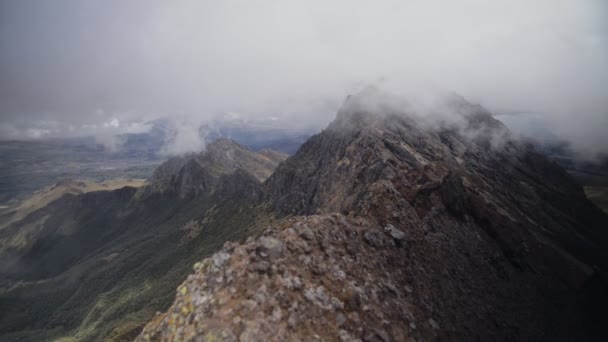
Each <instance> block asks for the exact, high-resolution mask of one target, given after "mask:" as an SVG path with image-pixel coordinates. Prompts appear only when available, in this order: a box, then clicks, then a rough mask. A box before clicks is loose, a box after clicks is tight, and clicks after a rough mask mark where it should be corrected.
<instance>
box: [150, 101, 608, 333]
mask: <svg viewBox="0 0 608 342" xmlns="http://www.w3.org/2000/svg"><path fill="white" fill-rule="evenodd" d="M445 106H447V107H448V108H449V109H450V110H452V111H453V112H454V116H452V119H450V120H445V121H440V122H437V123H434V124H433V123H429V122H425V119H424V118H420V116H417V115H416V113H411V112H408V109H407V106H406V107H404V108H405V109H403V110H401V111H400V109H399V108H396V107H394V106H385V105H383V104H382V102H380V103H378V101H377V94H375V93H374V92H373V91H372V92H367V93H363V94H360V95H358V96H355V97H351V98H349V99H348V100H347V101H346V103H345V105H344V106H343V108H342V109H341V110H340V112H339V113H338V116H337V118H336V120H335V121H334V122H333V123H331V124H330V125H329V126H328V128H327V129H326V130H324V131H323V132H322V133H320V134H318V135H316V136H313V137H312V138H311V139H309V141H307V142H306V143H305V144H304V145H303V146H302V147H301V148H300V150H299V151H298V153H296V154H295V155H294V156H292V157H290V158H288V159H287V160H285V161H284V162H282V163H281V164H279V166H278V167H277V169H276V170H275V172H274V173H273V174H272V175H271V176H270V177H269V178H268V179H267V180H266V181H265V183H264V184H262V187H261V189H260V191H262V192H263V193H264V195H263V196H262V197H263V198H264V199H265V200H267V202H268V207H269V208H271V211H272V213H273V215H276V216H277V217H279V218H280V219H279V221H278V223H276V224H275V225H274V226H273V227H272V228H271V229H269V230H267V231H266V233H265V234H263V235H262V236H260V237H258V238H256V239H255V240H253V239H250V240H248V241H247V243H245V244H244V245H234V244H228V245H226V246H225V247H224V249H223V250H222V251H221V252H219V253H218V254H215V255H214V257H213V258H210V259H206V260H205V261H203V263H202V264H200V265H197V267H196V273H195V274H194V275H191V276H190V277H189V278H188V280H186V282H185V283H184V284H183V285H182V286H181V287H180V288H179V289H178V295H177V298H176V301H175V303H174V304H173V306H172V307H171V308H170V309H169V311H168V312H167V313H166V314H161V315H159V316H157V317H156V318H155V319H154V320H153V321H152V322H150V323H149V324H148V325H147V326H146V328H145V329H144V330H143V332H142V333H141V334H140V336H139V337H138V340H154V341H182V340H185V341H189V340H191V341H198V340H203V341H204V340H241V341H258V340H271V341H285V340H294V341H298V340H302V341H308V340H314V339H318V340H326V341H333V340H345V341H351V340H362V341H402V340H414V339H416V340H434V339H438V340H492V341H494V340H590V339H593V338H596V337H597V336H600V335H602V334H604V335H605V333H604V332H603V330H604V329H603V326H604V324H605V318H603V317H608V312H606V307H608V292H607V289H608V286H607V285H606V284H607V281H606V279H607V277H606V270H608V254H607V252H606V251H607V249H606V246H608V232H606V230H605V228H606V227H608V220H607V218H606V216H605V215H603V214H602V212H601V211H600V210H599V209H598V208H597V207H595V206H594V205H593V204H591V203H590V202H589V201H588V200H587V199H586V197H585V195H584V193H583V191H582V189H581V188H580V186H578V185H577V184H576V183H575V182H574V180H573V179H572V178H571V177H569V176H568V175H567V174H566V173H565V171H564V170H563V169H561V168H560V167H559V166H557V165H556V164H555V163H552V162H550V161H548V160H547V159H546V158H545V157H543V156H542V155H540V154H538V153H537V152H535V151H534V149H532V148H531V147H530V146H527V145H526V144H523V143H521V142H518V141H515V140H513V139H512V138H511V137H510V134H509V132H508V130H507V129H506V128H505V127H504V126H503V125H502V124H501V123H500V122H499V121H497V120H495V119H494V118H492V116H491V115H490V113H488V112H487V111H486V110H484V109H483V108H481V107H480V106H476V105H472V104H469V103H468V102H466V101H464V100H463V99H461V98H451V99H449V100H448V101H447V102H446V104H445ZM454 118H455V119H454ZM338 213H339V214H338ZM313 214H314V215H313ZM292 215H312V216H295V217H294V216H292ZM317 215H321V216H317ZM265 228H266V227H264V226H261V227H257V229H255V231H263V230H264V229H265Z"/></svg>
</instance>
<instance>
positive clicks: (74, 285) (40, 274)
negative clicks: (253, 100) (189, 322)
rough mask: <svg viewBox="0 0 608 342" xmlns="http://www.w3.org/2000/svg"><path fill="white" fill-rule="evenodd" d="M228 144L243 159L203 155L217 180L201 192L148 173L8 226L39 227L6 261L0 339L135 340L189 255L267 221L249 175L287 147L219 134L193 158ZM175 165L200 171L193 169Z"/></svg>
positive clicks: (182, 172)
mask: <svg viewBox="0 0 608 342" xmlns="http://www.w3.org/2000/svg"><path fill="white" fill-rule="evenodd" d="M234 150H239V152H238V153H240V156H243V155H245V154H249V156H248V157H249V158H243V160H246V161H247V163H235V164H234V167H230V168H229V167H226V165H225V163H224V164H221V165H220V166H222V167H218V164H214V163H211V162H210V163H208V164H207V165H205V167H204V168H203V170H212V172H211V171H210V172H209V174H212V175H213V183H212V186H210V187H207V188H205V189H204V190H205V191H202V189H199V188H197V190H196V191H191V190H190V188H188V187H187V186H186V185H188V184H185V183H184V182H176V183H168V184H170V185H173V184H179V185H180V187H178V188H176V189H178V190H179V191H178V192H173V191H158V188H155V186H156V185H157V183H155V182H156V180H154V179H153V180H152V181H151V184H150V185H147V186H146V187H144V188H141V189H134V188H124V189H120V190H115V191H101V192H91V193H86V194H67V195H65V196H63V197H61V198H59V199H57V200H55V201H52V202H51V203H49V204H48V205H47V206H45V207H43V208H42V209H40V210H37V211H35V212H33V213H31V214H30V215H28V216H27V217H25V218H24V219H23V220H20V221H18V222H14V223H12V224H11V225H9V226H8V227H7V228H6V229H13V230H16V231H18V230H19V229H20V228H21V227H23V226H24V225H27V224H30V223H31V222H39V225H40V227H39V232H40V234H39V235H38V236H37V238H36V239H35V240H34V241H31V243H30V245H31V248H28V249H27V250H23V251H16V253H15V254H14V255H13V256H12V257H13V258H15V260H17V261H18V263H17V264H16V267H4V266H5V264H4V263H3V264H2V266H3V267H2V269H1V273H0V275H1V276H0V279H2V288H1V289H0V312H2V313H3V314H2V315H0V336H2V340H6V341H12V340H15V341H17V340H18V341H41V340H49V339H53V338H58V337H61V336H70V337H72V338H76V339H78V340H85V341H91V340H103V339H108V338H109V339H111V340H116V341H121V340H130V339H132V338H134V337H135V335H136V334H137V333H138V332H139V330H140V329H141V326H142V324H143V323H145V322H146V321H147V320H148V319H150V317H152V316H153V314H154V312H155V311H157V310H164V309H165V308H166V307H167V305H168V304H170V301H171V299H172V293H173V290H174V289H175V287H176V286H177V285H178V284H179V282H181V281H182V280H183V277H184V276H185V275H186V274H187V273H188V272H189V271H190V270H191V265H192V264H193V263H194V262H195V261H197V260H200V258H202V257H204V256H208V255H210V254H211V253H213V252H214V251H216V250H218V249H219V248H220V247H221V246H222V244H223V243H224V242H225V241H228V240H230V241H239V240H243V239H245V238H246V237H247V236H249V235H251V234H253V233H254V232H255V229H257V228H256V227H255V226H256V225H257V224H261V223H262V222H267V221H269V220H271V219H272V216H273V215H272V213H271V212H270V211H269V210H268V207H267V205H266V204H265V200H264V198H265V195H264V191H263V188H262V185H261V183H260V181H259V179H258V178H257V177H256V176H255V175H256V174H258V175H259V174H270V173H271V172H272V168H273V167H274V165H275V164H273V162H269V159H270V157H272V158H283V155H281V154H272V152H264V153H259V154H258V153H256V152H252V151H249V150H247V149H244V148H243V147H241V146H239V145H237V144H236V143H234V142H231V141H219V142H218V143H217V144H211V145H210V146H209V147H208V150H207V152H206V153H203V154H201V155H200V156H199V158H201V159H203V160H213V161H221V162H224V161H226V160H230V158H231V156H230V154H229V153H228V152H229V151H234ZM224 152H226V154H225V155H222V153H224ZM210 155H213V156H210ZM269 155H270V157H269ZM273 160H274V159H273ZM231 165H232V164H231ZM165 166H166V165H165ZM267 167H268V168H270V169H267V170H266V169H265V168H267ZM174 172H175V174H176V175H179V177H182V179H183V178H189V179H198V177H199V170H198V169H195V170H192V169H188V168H187V167H181V168H175V171H174ZM188 172H193V173H192V174H188ZM173 178H174V179H178V178H177V177H173ZM171 190H172V188H171ZM182 194H188V196H186V197H187V198H186V197H181V195H182ZM41 217H42V218H44V220H42V221H40V218H41ZM6 229H5V230H6ZM5 230H3V232H4V231H5Z"/></svg>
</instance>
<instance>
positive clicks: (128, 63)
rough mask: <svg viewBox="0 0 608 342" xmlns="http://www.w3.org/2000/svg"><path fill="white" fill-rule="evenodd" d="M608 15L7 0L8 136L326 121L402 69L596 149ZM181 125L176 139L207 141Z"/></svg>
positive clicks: (0, 85)
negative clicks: (223, 122) (156, 125)
mask: <svg viewBox="0 0 608 342" xmlns="http://www.w3.org/2000/svg"><path fill="white" fill-rule="evenodd" d="M607 16H608V5H607V4H606V2H604V1H600V0H595V1H594V0H584V1H581V0H539V1H534V2H530V1H524V0H510V1H506V0H505V1H481V0H460V1H449V2H448V1H438V0H425V1H422V0H414V1H395V0H378V1H373V2H372V1H369V2H368V1H344V0H339V1H329V2H328V1H319V0H311V1H305V2H296V1H289V0H288V1H261V2H257V1H256V2H252V1H246V0H226V1H195V0H184V1H179V2H167V1H160V0H149V1H128V2H124V1H118V0H110V1H75V0H58V1H53V2H40V1H30V0H12V1H11V0H8V1H2V2H1V3H0V23H1V24H0V75H1V77H0V114H1V117H0V138H4V139H7V138H41V137H48V136H64V135H66V134H68V135H70V134H76V133H85V132H86V133H89V132H92V131H98V132H97V134H96V135H99V136H101V137H102V138H100V139H101V140H102V141H103V140H104V138H103V137H104V136H105V135H106V134H105V132H109V131H117V132H121V131H122V130H123V125H129V124H133V123H136V124H142V123H145V122H149V121H150V120H153V119H156V118H159V117H168V118H173V120H174V121H181V122H190V123H195V124H196V125H198V124H201V123H203V124H205V123H206V122H210V121H213V120H215V119H216V118H218V117H223V116H225V115H226V114H227V113H238V115H239V116H240V118H241V119H245V120H257V121H260V122H270V121H272V119H275V122H277V123H284V124H285V127H286V128H289V129H319V128H321V127H324V126H325V125H326V124H327V123H328V122H329V121H330V120H331V119H333V117H334V115H335V112H336V111H337V109H338V107H339V105H340V104H341V103H342V101H343V99H344V98H345V96H346V95H347V94H349V93H355V92H358V91H359V90H360V89H362V88H363V87H365V86H367V85H369V84H383V83H390V84H391V87H392V86H395V87H399V89H400V91H401V92H404V93H407V92H408V91H409V90H410V89H433V90H434V91H437V92H455V93H458V94H460V95H462V96H465V97H466V98H468V99H470V100H471V101H473V102H477V103H480V104H482V105H483V106H485V107H487V108H488V109H490V110H491V111H492V112H494V113H496V114H499V115H500V117H501V118H505V121H507V122H508V121H511V123H513V122H515V121H517V120H509V117H515V116H518V117H522V118H526V117H534V118H535V119H534V121H535V122H536V123H539V124H542V125H541V126H539V130H532V131H531V132H528V133H527V134H531V135H537V134H541V133H539V132H545V131H547V132H549V135H551V136H555V137H556V138H558V139H565V140H567V141H569V142H571V144H572V146H573V148H574V149H576V150H578V151H580V152H581V153H583V154H585V155H587V156H595V155H597V154H600V153H606V152H608V150H607V149H608V135H607V134H605V130H606V128H607V127H608V97H607V96H605V85H606V84H608V67H607V62H606V61H608V18H607ZM412 93H415V92H412ZM514 113H517V114H516V115H515V114H514ZM182 118H185V119H182ZM519 121H520V124H521V123H522V122H525V120H519ZM180 125H181V124H177V126H178V127H179V129H178V131H179V132H182V133H178V134H177V135H176V136H175V137H174V139H173V140H172V141H171V142H170V143H169V145H167V148H166V152H167V153H173V151H182V150H189V149H191V147H190V146H193V147H197V146H201V142H200V141H197V140H196V138H195V135H196V134H194V133H195V131H196V129H198V128H194V127H192V126H191V124H184V125H181V126H180ZM70 127H72V129H71V130H70ZM513 127H514V128H516V129H518V127H517V124H515V125H514V126H513ZM520 127H523V128H524V129H523V131H525V129H526V128H530V127H529V126H526V125H523V126H522V125H520ZM99 132H104V133H99ZM545 133H546V132H545ZM545 133H542V134H545ZM109 146H111V144H110V145H109Z"/></svg>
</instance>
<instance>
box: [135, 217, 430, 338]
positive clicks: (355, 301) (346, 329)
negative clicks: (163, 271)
mask: <svg viewBox="0 0 608 342" xmlns="http://www.w3.org/2000/svg"><path fill="white" fill-rule="evenodd" d="M407 244H408V238H407V235H406V234H405V233H404V232H402V231H400V230H398V229H397V228H395V227H394V226H392V225H388V226H386V227H380V226H378V225H376V224H373V223H370V222H369V221H367V220H365V219H363V218H349V217H345V216H343V215H340V214H333V215H321V216H317V215H314V216H309V217H303V218H298V219H286V220H284V221H281V222H279V223H278V224H277V226H273V227H271V228H269V229H268V230H266V231H265V232H264V234H263V235H262V236H260V237H259V238H257V239H253V238H250V239H249V240H248V241H247V242H246V243H245V244H243V245H237V244H233V243H227V244H226V245H225V246H224V247H223V249H222V250H221V251H220V252H218V253H216V254H214V255H213V257H211V258H208V259H205V260H204V261H203V262H202V263H197V264H196V265H194V269H195V271H196V272H195V273H194V274H192V275H190V276H189V277H188V279H187V280H186V281H185V282H184V283H183V284H182V285H181V286H180V287H179V288H178V290H177V297H176V299H175V302H174V303H173V305H172V306H171V308H170V309H169V310H168V311H167V313H165V314H160V315H159V316H157V317H156V318H155V319H154V320H153V321H152V322H151V323H149V324H148V326H146V328H145V329H144V331H143V332H142V333H141V334H140V336H139V337H138V339H137V341H199V340H201V341H215V340H225V341H298V340H299V341H309V340H315V339H318V340H326V341H327V340H340V339H341V340H343V341H356V340H362V341H391V340H403V339H406V338H417V339H420V338H423V339H429V338H433V337H436V336H437V333H438V331H439V329H440V322H439V321H438V320H436V319H435V318H433V316H432V315H429V314H428V313H427V312H426V310H419V308H418V306H417V304H415V303H416V302H417V301H416V300H414V296H415V291H416V286H415V281H414V279H408V278H407V276H406V270H407V267H406V261H405V259H404V258H402V257H400V255H403V253H404V252H403V249H405V248H407Z"/></svg>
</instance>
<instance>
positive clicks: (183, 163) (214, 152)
mask: <svg viewBox="0 0 608 342" xmlns="http://www.w3.org/2000/svg"><path fill="white" fill-rule="evenodd" d="M286 158H287V155H286V154H283V153H280V152H275V151H272V150H268V149H265V150H261V151H260V152H254V151H251V150H249V149H248V148H247V147H245V146H242V145H239V144H238V143H236V142H235V141H233V140H230V139H225V138H219V139H217V140H215V141H214V142H213V143H211V144H209V146H207V148H206V150H205V151H203V152H201V153H200V154H189V155H185V156H179V157H173V158H171V159H169V160H168V161H167V162H165V163H163V164H162V165H160V166H159V167H158V168H157V169H156V171H155V172H154V175H153V176H152V178H151V180H150V184H151V185H150V187H149V190H151V191H153V192H163V193H175V194H178V195H179V197H181V198H186V197H192V196H197V195H200V194H201V193H205V192H211V191H213V190H214V188H215V186H216V185H217V183H218V180H219V179H220V177H221V176H223V175H229V174H232V173H234V172H236V171H237V170H241V171H244V172H246V173H248V174H250V175H251V176H252V177H253V178H255V179H256V180H257V181H258V182H263V181H264V180H266V178H268V177H269V176H270V175H271V174H272V172H273V171H274V169H275V168H276V167H277V165H278V164H279V163H280V162H281V161H283V160H285V159H286Z"/></svg>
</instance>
